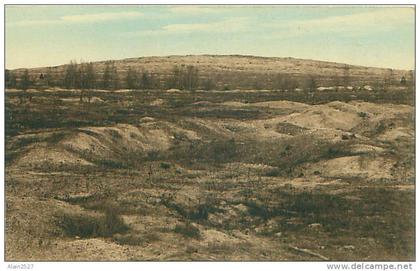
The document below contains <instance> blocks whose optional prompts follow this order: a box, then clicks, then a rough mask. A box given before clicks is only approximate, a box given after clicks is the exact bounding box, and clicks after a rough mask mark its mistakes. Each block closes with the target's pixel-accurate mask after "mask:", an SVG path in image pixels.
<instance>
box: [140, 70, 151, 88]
mask: <svg viewBox="0 0 420 271" xmlns="http://www.w3.org/2000/svg"><path fill="white" fill-rule="evenodd" d="M151 85H152V81H151V78H150V75H149V73H148V72H147V71H143V72H142V74H141V77H140V88H141V89H150V88H151Z"/></svg>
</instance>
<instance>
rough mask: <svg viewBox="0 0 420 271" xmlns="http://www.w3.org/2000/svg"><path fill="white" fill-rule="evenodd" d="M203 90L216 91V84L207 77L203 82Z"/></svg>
mask: <svg viewBox="0 0 420 271" xmlns="http://www.w3.org/2000/svg"><path fill="white" fill-rule="evenodd" d="M203 89H204V90H213V89H216V84H215V83H214V81H213V80H212V79H211V78H210V77H209V78H207V79H205V80H204V82H203Z"/></svg>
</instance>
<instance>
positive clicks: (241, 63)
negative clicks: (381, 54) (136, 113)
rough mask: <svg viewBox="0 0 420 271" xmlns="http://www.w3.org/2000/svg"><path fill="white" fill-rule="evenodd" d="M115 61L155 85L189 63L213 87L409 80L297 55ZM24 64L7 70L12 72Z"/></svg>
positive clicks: (121, 72)
mask: <svg viewBox="0 0 420 271" xmlns="http://www.w3.org/2000/svg"><path fill="white" fill-rule="evenodd" d="M114 64H115V67H116V69H117V72H118V77H119V80H120V82H121V87H122V88H123V87H126V86H124V84H125V78H126V76H127V71H128V69H129V68H131V69H133V70H136V71H138V72H140V73H141V72H147V73H149V74H150V75H152V76H153V77H154V78H155V80H156V81H157V82H158V83H157V85H158V87H157V88H165V87H166V85H165V81H167V80H168V78H170V77H171V76H172V74H173V70H174V67H175V66H178V67H180V66H182V65H185V66H189V65H192V66H194V67H196V68H197V69H198V72H199V83H198V86H199V88H203V85H204V82H206V80H211V81H212V83H213V85H214V87H215V88H217V89H223V88H225V89H275V88H276V87H277V85H278V83H277V82H278V80H279V78H280V77H282V78H284V77H287V78H289V79H290V78H291V79H293V80H295V81H296V82H298V83H299V86H300V87H302V85H301V84H302V82H304V81H305V80H308V78H314V79H315V80H316V83H317V86H338V85H352V86H363V85H373V86H379V85H381V84H384V82H385V81H386V80H388V82H391V84H393V85H398V84H399V82H400V80H401V78H402V77H403V76H404V77H405V78H406V79H407V80H408V83H410V82H412V75H411V74H412V72H411V71H407V70H395V69H384V68H374V67H363V66H354V65H347V64H342V63H335V62H325V61H316V60H307V59H297V58H290V57H287V58H278V57H257V56H242V55H187V56H165V57H140V58H127V59H123V60H115V61H114ZM105 65H106V61H99V62H94V68H95V72H96V73H97V81H100V80H101V78H102V75H103V72H104V69H105ZM66 67H67V65H60V66H55V67H41V68H33V69H29V74H30V76H31V77H32V78H34V79H35V78H36V79H37V80H38V79H39V76H40V75H41V74H48V76H49V77H50V79H51V80H52V81H53V82H54V81H56V82H59V81H60V80H61V78H63V77H64V74H65V70H66ZM23 71H24V69H17V70H12V71H11V72H12V73H14V74H15V75H16V76H17V77H19V76H21V75H22V73H23Z"/></svg>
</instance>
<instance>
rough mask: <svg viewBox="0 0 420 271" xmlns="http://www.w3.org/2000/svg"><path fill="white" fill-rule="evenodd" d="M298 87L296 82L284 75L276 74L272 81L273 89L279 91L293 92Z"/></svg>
mask: <svg viewBox="0 0 420 271" xmlns="http://www.w3.org/2000/svg"><path fill="white" fill-rule="evenodd" d="M298 86H299V84H298V82H297V81H296V80H295V79H293V78H291V77H290V76H288V75H285V74H277V76H276V77H275V79H274V88H275V89H279V90H294V89H296V88H297V87H298Z"/></svg>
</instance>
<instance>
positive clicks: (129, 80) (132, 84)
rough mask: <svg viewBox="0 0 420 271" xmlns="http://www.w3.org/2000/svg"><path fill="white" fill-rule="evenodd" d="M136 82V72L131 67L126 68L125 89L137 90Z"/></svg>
mask: <svg viewBox="0 0 420 271" xmlns="http://www.w3.org/2000/svg"><path fill="white" fill-rule="evenodd" d="M138 80H139V78H138V74H137V71H135V70H134V69H132V68H131V67H130V68H128V71H127V77H126V78H125V82H126V85H127V88H129V89H137V88H138Z"/></svg>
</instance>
